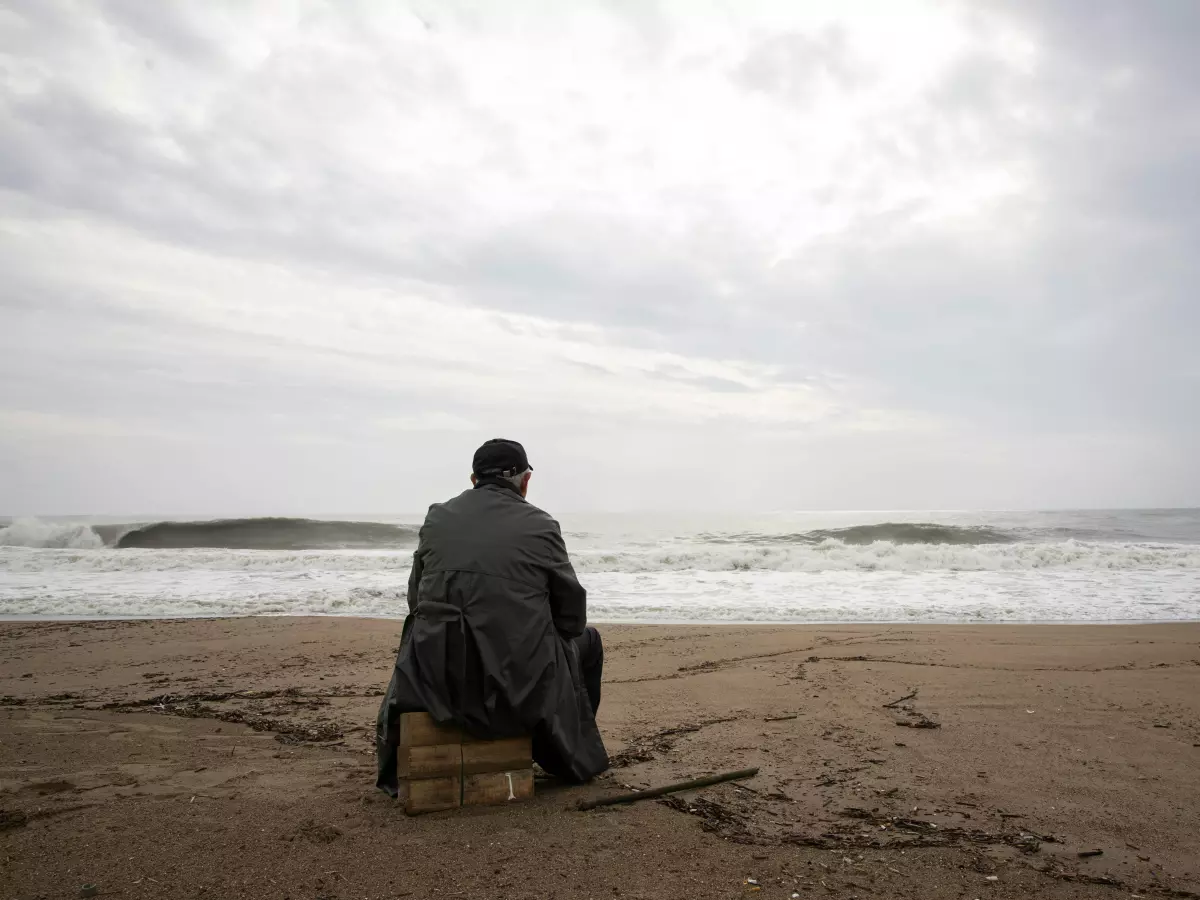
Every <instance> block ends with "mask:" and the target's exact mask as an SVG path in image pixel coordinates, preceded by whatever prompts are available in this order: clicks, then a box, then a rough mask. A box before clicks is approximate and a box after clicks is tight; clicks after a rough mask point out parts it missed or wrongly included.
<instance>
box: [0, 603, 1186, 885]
mask: <svg viewBox="0 0 1200 900" xmlns="http://www.w3.org/2000/svg"><path fill="white" fill-rule="evenodd" d="M398 631H399V623H398V622H394V621H377V620H354V619H284V618H277V619H225V620H184V621H139V622H91V623H62V622H53V623H11V622H10V623H3V624H0V647H2V648H3V653H0V695H3V697H2V698H0V897H4V898H9V897H20V898H32V897H44V898H60V897H62V898H67V897H77V896H79V895H80V888H81V886H82V885H84V884H95V885H97V887H98V889H99V891H100V894H99V896H102V897H104V896H109V895H117V894H119V895H120V897H121V898H122V900H127V898H138V897H181V898H182V897H205V898H280V900H282V898H294V900H299V898H347V900H348V898H372V900H374V898H395V897H481V898H522V897H527V898H563V900H566V898H613V897H617V898H639V897H640V898H725V897H747V896H755V897H763V898H771V897H791V896H793V895H794V894H798V895H799V896H800V897H805V898H809V897H813V898H830V897H832V898H851V897H860V898H865V897H905V898H922V900H934V898H955V900H959V898H968V900H970V898H985V897H990V898H1009V897H1031V896H1036V897H1052V898H1058V897H1077V898H1084V897H1087V898H1093V897H1129V896H1130V895H1131V894H1137V895H1141V896H1144V897H1200V716H1198V714H1197V711H1198V709H1200V625H1197V624H1174V625H1139V626H1014V627H1008V626H979V627H906V626H853V627H843V626H835V627H820V628H812V627H742V626H708V627H691V628H684V627H673V626H671V627H668V626H654V627H651V626H639V627H608V628H606V629H604V633H605V636H606V641H607V650H608V663H607V671H606V676H607V680H606V686H605V694H604V705H603V708H602V710H601V717H600V718H601V727H602V729H603V731H604V733H605V735H606V739H607V741H608V743H609V748H610V751H612V752H613V754H614V757H615V761H616V763H617V767H616V768H614V770H613V771H612V772H611V773H610V774H609V775H608V776H606V777H605V778H603V779H601V780H599V781H597V782H596V783H595V784H593V785H589V786H587V787H583V788H579V787H564V786H558V785H554V784H552V783H546V782H539V785H538V795H537V798H536V799H535V801H534V802H533V803H531V804H529V805H526V806H522V807H519V808H518V807H507V808H499V809H473V810H466V811H459V812H454V813H443V814H437V815H434V816H427V817H421V818H416V819H409V818H406V817H405V816H404V815H403V814H402V813H401V812H400V811H399V810H398V809H397V808H396V807H395V805H394V804H393V803H392V802H391V801H390V800H389V799H388V798H387V797H386V796H384V795H383V794H380V793H378V792H376V791H374V789H373V787H372V782H373V776H374V758H373V727H374V717H375V712H376V709H377V706H378V702H379V696H380V695H381V693H382V691H383V688H384V685H385V683H386V681H387V678H388V675H389V672H390V668H391V665H392V661H393V654H394V651H395V644H396V641H397V635H398ZM913 692H915V697H913V698H912V699H910V700H906V701H903V702H901V703H898V704H895V705H894V708H888V707H887V706H886V704H889V703H892V702H893V701H896V700H897V699H898V698H901V697H902V696H904V695H906V694H910V693H913ZM922 723H929V724H930V725H936V726H939V727H913V726H915V725H920V724H922ZM748 766H759V767H761V773H760V774H759V775H758V776H757V777H756V778H754V779H752V780H750V781H746V782H743V783H742V785H741V786H737V785H722V786H719V787H713V788H708V789H705V790H703V791H701V792H698V793H695V794H690V795H685V797H683V798H681V799H678V800H675V801H671V802H660V801H648V802H643V803H639V804H636V805H633V806H629V807H615V808H608V809H603V810H597V811H593V812H580V811H578V810H577V809H575V805H576V803H577V802H578V800H580V799H581V798H591V797H597V796H602V795H605V794H610V793H616V792H619V791H621V790H622V787H621V786H622V785H632V786H636V787H646V786H650V785H655V784H659V783H664V782H669V781H674V780H679V779H683V778H689V777H696V776H699V775H703V774H708V773H710V772H713V771H718V770H726V769H739V768H744V767H748ZM1091 850H1101V851H1103V855H1100V856H1090V857H1080V856H1079V855H1078V854H1079V853H1080V852H1083V851H1091ZM747 879H753V880H754V881H755V882H757V883H756V884H753V883H748V882H747ZM756 888H757V889H758V890H756Z"/></svg>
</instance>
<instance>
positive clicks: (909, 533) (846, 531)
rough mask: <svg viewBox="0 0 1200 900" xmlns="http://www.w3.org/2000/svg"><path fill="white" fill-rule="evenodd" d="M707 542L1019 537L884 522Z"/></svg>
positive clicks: (994, 540) (999, 540)
mask: <svg viewBox="0 0 1200 900" xmlns="http://www.w3.org/2000/svg"><path fill="white" fill-rule="evenodd" d="M701 539H702V540H704V541H705V542H706V543H729V544H819V543H821V542H822V541H828V540H834V541H840V542H841V543H843V544H852V545H854V546H864V545H866V544H874V543H876V542H880V541H882V542H886V543H891V544H950V545H957V544H964V545H975V544H1009V543H1012V542H1013V541H1017V540H1020V539H1021V537H1020V535H1017V534H1014V533H1011V532H1007V531H1000V530H998V529H995V528H987V527H984V526H982V525H937V524H934V523H932V522H881V523H879V524H877V525H851V526H849V527H847V528H822V529H818V530H816V531H805V532H801V533H799V534H732V535H703V536H702V538H701Z"/></svg>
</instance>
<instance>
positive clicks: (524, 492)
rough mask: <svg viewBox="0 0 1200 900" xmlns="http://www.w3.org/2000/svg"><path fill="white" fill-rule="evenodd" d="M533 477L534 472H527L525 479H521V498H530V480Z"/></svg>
mask: <svg viewBox="0 0 1200 900" xmlns="http://www.w3.org/2000/svg"><path fill="white" fill-rule="evenodd" d="M532 477H533V473H532V472H526V473H525V477H524V478H522V479H521V496H522V497H528V496H529V479H530V478H532Z"/></svg>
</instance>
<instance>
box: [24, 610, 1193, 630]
mask: <svg viewBox="0 0 1200 900" xmlns="http://www.w3.org/2000/svg"><path fill="white" fill-rule="evenodd" d="M404 617H405V615H404V614H401V615H396V616H364V615H361V614H358V613H345V614H342V613H305V614H304V615H298V614H296V613H248V614H246V615H244V616H231V615H228V614H219V615H212V616H197V615H178V616H161V615H154V616H131V615H118V616H73V615H63V616H56V615H31V616H22V615H5V614H0V624H3V623H6V622H11V623H22V622H79V623H86V622H160V621H161V622H186V621H191V620H193V619H194V620H197V621H205V622H207V621H225V620H229V621H242V620H248V619H335V620H349V621H364V622H401V623H403V621H404ZM1197 623H1200V617H1197V618H1194V619H971V620H962V619H945V620H939V619H921V620H912V619H834V620H829V621H817V620H796V619H778V620H769V619H653V620H649V619H590V620H589V624H592V625H597V626H600V625H603V626H612V627H628V628H633V627H639V628H640V627H659V626H661V627H663V628H691V627H697V628H701V627H714V626H718V625H727V626H732V627H737V628H752V627H755V626H762V627H771V628H779V627H784V626H794V627H796V628H838V627H841V626H844V625H848V626H853V625H904V626H906V627H912V628H917V627H925V626H928V627H936V628H946V627H953V626H958V625H961V626H964V627H976V626H978V627H987V626H990V625H998V626H1000V625H1006V626H1020V627H1031V628H1033V627H1038V626H1050V625H1054V626H1070V625H1080V626H1093V625H1095V626H1121V625H1195V624H1197Z"/></svg>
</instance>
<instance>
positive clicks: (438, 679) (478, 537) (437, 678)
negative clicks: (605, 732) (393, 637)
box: [376, 482, 608, 795]
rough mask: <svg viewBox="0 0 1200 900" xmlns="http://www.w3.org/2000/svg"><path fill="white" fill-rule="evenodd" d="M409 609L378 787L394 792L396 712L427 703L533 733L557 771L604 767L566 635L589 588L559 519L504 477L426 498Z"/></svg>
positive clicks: (582, 616) (386, 703) (585, 773)
mask: <svg viewBox="0 0 1200 900" xmlns="http://www.w3.org/2000/svg"><path fill="white" fill-rule="evenodd" d="M408 608H409V615H408V618H407V619H405V622H404V633H403V637H402V638H401V644H400V652H399V654H398V655H397V657H396V667H395V670H394V671H393V673H392V680H391V683H390V684H389V685H388V690H387V695H386V696H385V697H384V700H383V704H382V705H381V706H380V709H379V718H378V721H377V726H376V750H377V753H378V764H379V779H378V785H379V787H380V788H382V789H384V790H386V791H388V792H389V793H391V794H393V795H395V793H396V789H397V782H396V746H397V735H398V731H399V721H400V714H401V713H404V712H412V711H420V710H424V711H427V712H428V713H429V714H430V715H431V716H432V717H433V718H434V719H436V720H437V721H438V722H442V723H454V724H457V725H459V726H460V727H462V728H464V729H466V730H467V731H468V732H469V733H471V734H473V735H475V736H476V737H480V738H503V737H515V736H518V735H522V734H532V735H533V753H534V759H536V760H537V762H538V764H539V765H540V766H542V768H544V769H546V770H547V771H548V772H550V773H551V774H553V775H557V776H559V777H561V778H565V779H568V780H571V781H579V782H582V781H587V780H588V779H590V778H593V777H595V776H596V775H598V774H600V773H601V772H603V771H604V770H605V769H606V768H608V754H607V752H606V751H605V749H604V742H603V741H602V740H601V738H600V732H599V731H598V730H597V728H596V720H595V717H594V716H593V715H592V708H591V704H590V703H589V702H588V697H587V692H586V690H585V688H584V686H583V679H582V677H581V675H580V669H579V654H578V651H577V649H576V647H575V644H574V642H573V641H572V640H571V638H574V637H577V636H578V635H580V634H582V633H583V630H584V628H585V627H586V626H587V591H586V590H584V588H583V586H582V585H580V583H579V581H578V579H577V578H576V577H575V570H574V569H573V568H572V566H571V561H570V559H569V558H568V557H567V548H566V544H565V543H564V542H563V538H562V532H561V531H560V530H559V526H558V523H557V522H555V521H554V519H552V518H551V517H550V516H549V515H547V514H546V513H544V512H543V511H542V510H540V509H538V508H537V507H536V506H533V505H532V504H530V503H527V502H526V501H525V500H524V498H522V497H521V495H520V494H519V493H518V492H517V491H516V490H514V489H513V488H512V487H510V486H509V485H508V484H507V483H505V482H484V483H481V484H480V485H479V486H478V487H476V488H474V489H472V490H469V491H466V492H465V493H463V494H461V495H459V496H458V497H455V498H454V499H452V500H449V501H447V502H446V503H439V504H435V505H434V506H432V507H430V509H429V514H428V516H427V517H426V519H425V524H424V525H423V526H422V528H421V534H420V541H419V544H418V546H417V552H416V553H415V554H414V556H413V568H412V574H411V575H410V576H409V579H408Z"/></svg>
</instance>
